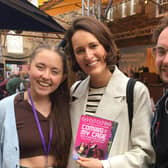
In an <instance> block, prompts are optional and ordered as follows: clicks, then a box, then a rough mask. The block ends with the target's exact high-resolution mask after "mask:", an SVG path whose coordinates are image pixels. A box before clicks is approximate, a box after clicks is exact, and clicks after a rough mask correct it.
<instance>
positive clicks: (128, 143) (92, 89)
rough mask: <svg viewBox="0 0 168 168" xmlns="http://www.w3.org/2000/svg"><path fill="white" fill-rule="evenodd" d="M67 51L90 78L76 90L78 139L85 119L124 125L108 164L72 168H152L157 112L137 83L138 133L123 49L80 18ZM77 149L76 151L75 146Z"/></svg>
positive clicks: (89, 161)
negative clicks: (128, 94)
mask: <svg viewBox="0 0 168 168" xmlns="http://www.w3.org/2000/svg"><path fill="white" fill-rule="evenodd" d="M65 40H66V47H65V50H66V52H67V53H68V55H69V56H70V58H71V61H72V69H73V70H74V71H75V72H78V71H83V72H84V73H85V74H87V77H86V78H85V79H84V80H82V81H80V82H79V81H78V82H76V83H75V84H74V85H73V86H72V88H71V97H72V101H71V118H72V132H73V139H75V137H76V132H77V129H78V124H79V119H80V116H81V115H82V114H86V115H93V116H95V117H101V118H104V119H109V120H113V121H116V122H118V127H117V131H116V134H115V137H114V140H113V145H112V147H111V149H110V151H109V155H108V159H106V160H99V159H96V158H85V157H79V159H78V160H77V161H76V162H75V161H73V160H72V159H71V158H72V157H71V158H70V160H69V166H68V168H76V167H78V166H79V165H80V166H81V167H85V168H102V167H104V168H142V167H143V168H147V167H148V164H150V163H151V162H152V159H153V155H154V151H153V148H152V146H151V140H150V124H151V123H150V121H151V119H152V109H151V103H150V96H149V92H148V89H147V88H146V86H145V85H144V84H142V83H141V82H139V81H137V82H136V84H135V87H134V112H133V119H132V128H131V132H130V125H129V119H128V110H127V109H128V108H127V102H126V87H127V82H128V80H129V78H128V77H127V76H126V75H124V73H122V72H121V71H120V70H119V68H118V67H117V66H116V64H117V60H118V58H117V48H116V46H115V43H114V41H113V39H112V35H111V33H110V31H109V30H108V28H107V27H106V26H105V25H104V24H102V23H101V22H99V21H98V20H96V19H95V18H92V17H79V18H77V19H76V20H75V21H74V22H73V23H72V26H71V27H70V28H69V29H68V30H67V33H66V35H65ZM72 146H73V145H72Z"/></svg>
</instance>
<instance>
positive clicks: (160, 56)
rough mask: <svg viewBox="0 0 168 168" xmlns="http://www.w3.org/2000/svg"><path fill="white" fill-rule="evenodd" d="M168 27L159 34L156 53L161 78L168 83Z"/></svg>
mask: <svg viewBox="0 0 168 168" xmlns="http://www.w3.org/2000/svg"><path fill="white" fill-rule="evenodd" d="M167 37H168V27H166V28H165V29H164V30H163V31H162V32H161V34H160V35H159V38H158V41H157V47H156V53H155V64H156V67H157V69H158V72H159V74H160V77H161V79H162V80H163V81H164V82H166V83H168V38H167Z"/></svg>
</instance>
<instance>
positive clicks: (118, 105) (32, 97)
mask: <svg viewBox="0 0 168 168" xmlns="http://www.w3.org/2000/svg"><path fill="white" fill-rule="evenodd" d="M153 39H154V42H155V44H156V46H155V47H154V48H153V53H154V56H155V63H156V67H157V69H158V73H159V75H160V78H161V79H162V80H163V82H165V83H168V17H165V18H164V19H163V20H162V21H161V23H160V25H159V26H158V27H157V28H156V30H155V31H154V34H153ZM64 40H65V42H64V43H63V44H64V46H59V47H56V46H50V45H48V44H40V46H38V47H37V48H36V49H35V50H34V51H33V52H32V54H31V61H30V65H29V72H28V75H29V78H28V79H29V80H28V81H29V82H28V85H27V87H24V88H22V89H21V85H20V84H21V83H22V80H21V79H20V78H19V77H18V76H16V75H15V76H13V77H12V78H11V79H9V80H7V81H5V80H4V79H3V78H2V77H1V79H0V80H1V81H0V86H3V90H5V92H4V93H3V94H4V96H2V97H1V99H2V100H1V101H0V167H2V168H13V167H20V168H80V167H82V168H151V167H152V168H168V159H167V156H168V143H167V142H168V135H167V132H166V130H167V127H168V122H167V120H168V101H167V100H168V99H167V98H168V93H165V94H164V95H163V97H162V98H161V99H160V100H158V103H157V104H156V107H155V111H154V112H153V110H152V106H151V101H150V94H149V91H148V88H147V87H146V86H145V84H144V83H142V82H140V81H136V83H135V87H134V91H133V109H134V110H133V117H132V126H131V127H130V123H129V117H128V108H127V99H126V88H127V83H128V81H129V77H128V76H127V75H125V74H124V73H123V72H122V71H121V70H120V69H119V67H118V61H119V60H118V57H117V50H116V45H115V42H114V40H113V38H112V35H111V32H110V31H109V29H108V28H107V27H106V26H105V25H104V24H103V23H101V22H100V21H98V20H97V19H95V18H93V17H88V16H85V17H78V18H77V19H75V20H74V21H73V23H72V25H71V26H70V27H69V29H68V30H67V32H66V34H65V38H64ZM67 59H70V61H71V63H72V70H73V71H74V72H75V73H78V74H84V77H83V78H82V79H81V80H79V81H76V82H75V83H74V84H73V85H72V86H71V88H70V89H69V87H68V69H67ZM2 83H3V84H4V85H5V87H4V85H2ZM1 88H2V87H1ZM1 90H2V89H1ZM4 97H6V98H4ZM81 115H91V116H92V117H95V118H96V117H98V118H103V119H107V120H112V121H115V122H117V123H118V126H117V129H116V133H115V136H114V139H113V143H112V146H111V148H110V150H109V153H108V158H107V159H104V158H103V157H102V158H100V157H94V156H92V155H91V156H89V155H88V156H84V155H81V156H79V158H77V159H75V160H73V157H72V155H73V149H74V143H75V140H76V136H77V129H78V126H79V120H80V116H81ZM92 143H93V142H92ZM79 149H80V150H81V148H79ZM80 150H79V152H81V151H80Z"/></svg>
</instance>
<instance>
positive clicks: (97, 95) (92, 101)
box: [85, 87, 106, 115]
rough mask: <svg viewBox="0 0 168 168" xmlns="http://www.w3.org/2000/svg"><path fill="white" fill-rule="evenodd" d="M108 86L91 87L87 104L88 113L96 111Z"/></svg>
mask: <svg viewBox="0 0 168 168" xmlns="http://www.w3.org/2000/svg"><path fill="white" fill-rule="evenodd" d="M105 88H106V87H101V88H89V93H88V99H87V104H86V111H85V112H86V113H88V114H89V115H91V114H94V113H96V110H97V107H98V106H99V103H100V101H101V98H102V96H103V94H104V90H105Z"/></svg>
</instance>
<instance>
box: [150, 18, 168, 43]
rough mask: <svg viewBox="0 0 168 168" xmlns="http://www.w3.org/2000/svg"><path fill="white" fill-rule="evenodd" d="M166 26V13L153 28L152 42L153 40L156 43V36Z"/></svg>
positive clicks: (157, 36)
mask: <svg viewBox="0 0 168 168" xmlns="http://www.w3.org/2000/svg"><path fill="white" fill-rule="evenodd" d="M166 27H168V15H166V16H165V17H163V18H162V19H161V20H160V23H159V25H158V26H157V28H156V29H154V32H153V36H152V40H153V42H154V43H155V44H156V43H157V40H158V38H159V35H160V33H161V32H162V31H163V30H164V29H165V28H166Z"/></svg>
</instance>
